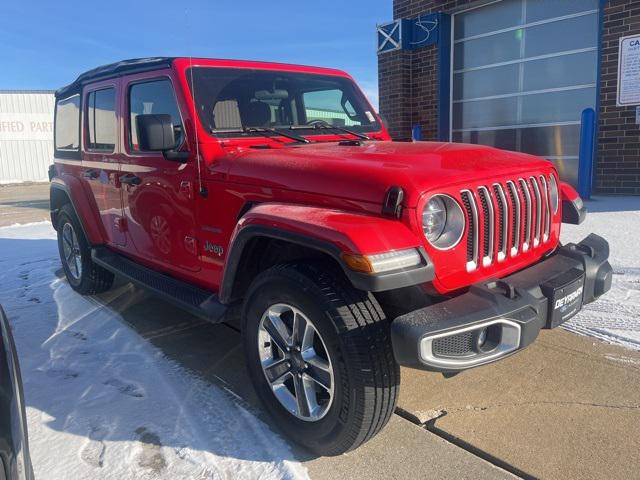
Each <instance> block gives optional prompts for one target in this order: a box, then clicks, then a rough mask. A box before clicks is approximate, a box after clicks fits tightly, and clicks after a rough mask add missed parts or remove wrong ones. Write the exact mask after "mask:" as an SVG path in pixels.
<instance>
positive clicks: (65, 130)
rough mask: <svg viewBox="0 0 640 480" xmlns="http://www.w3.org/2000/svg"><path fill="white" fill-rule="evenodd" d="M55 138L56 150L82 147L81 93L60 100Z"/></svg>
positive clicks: (57, 105) (57, 106) (57, 109)
mask: <svg viewBox="0 0 640 480" xmlns="http://www.w3.org/2000/svg"><path fill="white" fill-rule="evenodd" d="M55 139H56V141H55V147H56V150H76V151H77V150H78V149H79V148H80V95H73V96H71V97H68V98H64V99H62V100H58V102H57V104H56V118H55Z"/></svg>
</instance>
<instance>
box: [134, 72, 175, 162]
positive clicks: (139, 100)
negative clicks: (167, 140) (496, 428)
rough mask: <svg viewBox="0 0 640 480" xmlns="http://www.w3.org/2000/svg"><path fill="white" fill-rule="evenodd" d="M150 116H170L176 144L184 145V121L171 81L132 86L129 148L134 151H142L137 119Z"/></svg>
mask: <svg viewBox="0 0 640 480" xmlns="http://www.w3.org/2000/svg"><path fill="white" fill-rule="evenodd" d="M149 114H166V115H170V116H171V123H172V124H173V130H174V133H175V138H176V144H177V145H180V143H182V135H183V128H182V119H181V117H180V111H179V110H178V103H177V102H176V97H175V94H174V92H173V86H172V85H171V82H170V81H169V80H154V81H151V82H144V83H136V84H134V85H132V86H131V88H130V90H129V146H130V148H131V150H133V151H140V145H139V142H138V137H139V136H138V131H137V127H136V117H137V116H138V115H149Z"/></svg>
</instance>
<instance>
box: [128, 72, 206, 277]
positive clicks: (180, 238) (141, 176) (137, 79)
mask: <svg viewBox="0 0 640 480" xmlns="http://www.w3.org/2000/svg"><path fill="white" fill-rule="evenodd" d="M150 75H153V76H150ZM123 88H126V95H124V99H123V111H124V112H125V114H124V115H123V119H124V122H123V125H124V142H123V143H124V145H123V146H124V154H123V156H122V163H121V167H120V168H121V171H120V180H121V182H122V200H123V211H124V215H125V216H126V218H127V235H128V240H129V241H130V242H131V245H132V247H131V253H132V254H134V255H137V256H139V257H141V258H142V259H144V260H145V261H147V262H149V263H154V264H156V265H157V266H158V267H160V268H161V269H165V270H173V271H176V272H179V271H181V270H182V271H184V270H187V271H196V270H199V268H200V266H199V260H198V255H197V254H198V248H197V244H196V240H195V225H196V221H195V215H196V212H195V207H196V205H195V182H194V181H195V178H196V177H195V174H196V171H195V167H194V162H195V159H190V160H188V161H187V162H186V163H181V162H178V161H173V160H167V159H166V158H165V157H164V155H163V154H162V152H149V151H143V150H142V149H141V147H140V145H139V142H138V138H139V135H138V131H137V126H136V117H137V116H138V115H144V114H168V115H170V116H171V121H172V123H173V125H174V132H175V135H176V145H177V147H178V148H180V147H181V146H182V145H183V144H184V142H185V134H184V126H183V121H182V117H181V115H180V109H179V108H178V104H177V101H176V96H175V92H174V89H173V84H172V81H171V78H170V72H169V71H167V76H162V77H158V72H153V74H140V75H137V76H132V77H128V78H127V79H126V80H125V81H124V82H123Z"/></svg>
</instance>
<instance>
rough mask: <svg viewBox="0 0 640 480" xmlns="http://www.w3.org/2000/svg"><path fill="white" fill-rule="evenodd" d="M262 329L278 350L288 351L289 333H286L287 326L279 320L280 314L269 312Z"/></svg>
mask: <svg viewBox="0 0 640 480" xmlns="http://www.w3.org/2000/svg"><path fill="white" fill-rule="evenodd" d="M264 328H265V330H266V331H267V333H268V334H269V336H270V337H271V339H272V340H273V342H274V343H275V344H276V345H277V346H278V348H279V349H280V350H282V351H283V352H286V351H287V350H289V348H290V347H289V333H288V332H287V326H286V325H285V324H284V322H283V321H282V318H280V314H278V313H277V312H271V311H269V314H268V316H267V318H266V319H265V322H264Z"/></svg>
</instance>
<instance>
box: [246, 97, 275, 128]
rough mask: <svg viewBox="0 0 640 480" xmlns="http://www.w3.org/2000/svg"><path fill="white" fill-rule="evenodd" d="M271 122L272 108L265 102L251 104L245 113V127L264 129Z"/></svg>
mask: <svg viewBox="0 0 640 480" xmlns="http://www.w3.org/2000/svg"><path fill="white" fill-rule="evenodd" d="M269 122H271V107H269V105H268V104H266V103H264V102H260V101H258V102H251V103H250V104H249V105H247V108H246V109H245V112H244V122H243V123H244V125H245V126H247V127H264V126H267V124H268V123H269Z"/></svg>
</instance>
